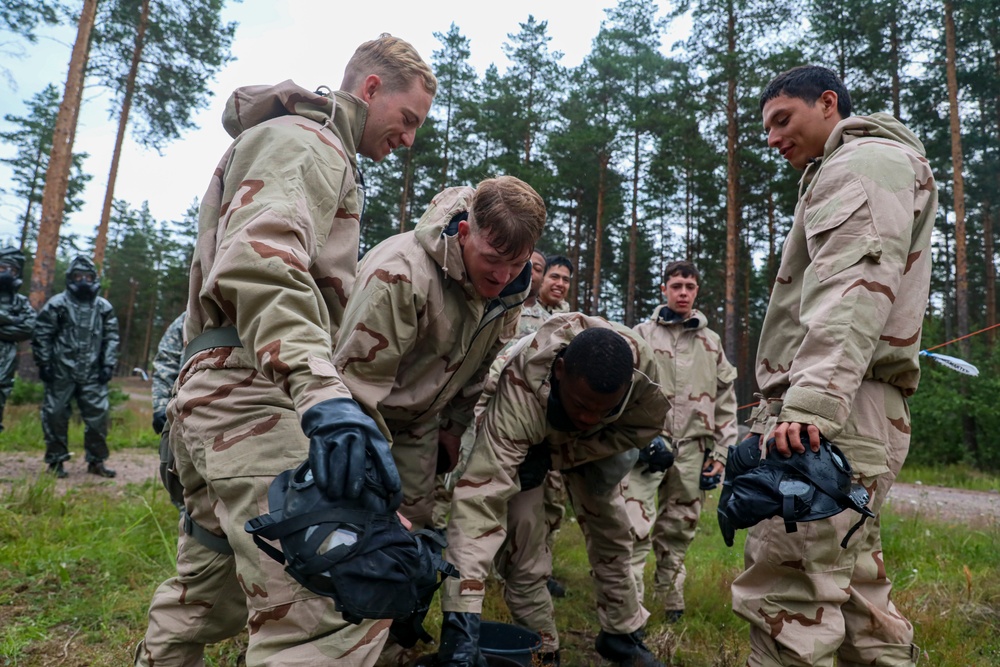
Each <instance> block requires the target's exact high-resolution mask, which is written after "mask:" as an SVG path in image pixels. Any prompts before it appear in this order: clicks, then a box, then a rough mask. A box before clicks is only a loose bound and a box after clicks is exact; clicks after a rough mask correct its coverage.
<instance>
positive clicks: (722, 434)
mask: <svg viewBox="0 0 1000 667" xmlns="http://www.w3.org/2000/svg"><path fill="white" fill-rule="evenodd" d="M698 281H699V276H698V270H697V269H696V268H695V266H694V265H693V264H692V263H691V262H686V261H679V262H671V263H670V264H668V265H667V267H666V268H665V269H664V272H663V285H662V287H661V291H662V292H663V298H664V299H665V301H666V303H665V304H663V305H661V306H659V307H657V309H656V310H655V311H654V312H653V316H652V317H651V318H650V319H649V320H648V321H646V322H643V323H642V324H640V325H638V326H637V327H636V328H635V332H636V333H637V334H638V335H639V336H641V337H642V338H643V340H645V341H646V342H647V343H649V346H650V347H651V348H653V354H654V355H656V361H657V364H658V366H659V369H660V383H661V384H662V385H663V390H664V391H665V392H666V394H667V398H668V399H670V405H671V410H670V414H669V415H668V421H667V423H666V424H664V429H663V430H664V433H665V434H667V435H666V436H665V437H666V439H667V440H668V441H669V442H670V443H671V445H672V447H673V450H674V464H673V466H671V467H670V468H669V469H668V470H667V471H666V472H665V473H664V472H650V471H649V470H648V469H647V468H646V466H645V465H643V464H642V463H640V464H638V465H636V467H635V468H634V469H633V470H632V474H631V475H630V476H629V480H628V485H627V487H626V489H625V502H626V504H627V506H628V510H629V517H631V519H632V527H633V529H634V530H635V537H636V540H635V546H634V553H633V558H632V565H633V571H634V573H635V583H636V587H637V588H638V589H639V595H640V596H641V595H642V592H643V580H642V575H643V569H644V566H645V562H646V556H647V555H648V554H649V551H650V548H652V550H653V553H654V554H655V556H656V570H655V574H654V577H653V582H654V592H655V593H656V596H657V599H658V600H659V601H660V602H661V604H662V605H663V607H664V609H666V611H667V618H668V620H671V621H676V620H677V619H679V618H680V616H681V614H682V613H683V612H684V580H685V578H686V576H687V571H686V569H685V567H684V556H685V555H686V554H687V550H688V546H689V545H690V544H691V541H692V540H693V539H694V535H695V532H696V529H697V527H698V515H699V514H700V513H701V506H702V503H703V502H704V499H705V492H704V491H702V490H701V487H700V482H701V478H702V477H703V476H704V477H712V476H714V475H717V474H719V473H720V472H722V468H723V466H724V465H725V462H726V455H727V453H728V451H729V446H730V445H734V444H736V392H735V391H734V390H733V382H734V381H735V380H736V369H735V368H733V365H732V364H730V363H729V360H728V359H726V355H725V352H723V350H722V341H721V340H720V338H719V335H718V334H717V333H715V332H714V331H712V330H711V329H709V328H708V318H706V317H705V315H704V314H702V313H701V312H700V311H698V310H696V309H695V308H694V301H695V298H696V297H697V295H698ZM706 452H707V453H708V460H707V461H706ZM654 517H655V520H654Z"/></svg>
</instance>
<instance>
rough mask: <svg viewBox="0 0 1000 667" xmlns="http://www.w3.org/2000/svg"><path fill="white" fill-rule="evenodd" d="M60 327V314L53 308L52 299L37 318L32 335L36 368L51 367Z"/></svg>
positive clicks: (32, 349)
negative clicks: (53, 348)
mask: <svg viewBox="0 0 1000 667" xmlns="http://www.w3.org/2000/svg"><path fill="white" fill-rule="evenodd" d="M58 327H59V312H58V311H57V310H56V309H55V307H53V305H52V300H51V299H50V300H49V302H48V303H46V304H45V305H44V306H42V309H41V311H39V313H38V317H37V318H35V330H34V331H33V332H32V334H31V353H32V356H34V358H35V365H36V366H49V365H51V363H52V346H53V345H54V343H55V340H56V334H57V333H58Z"/></svg>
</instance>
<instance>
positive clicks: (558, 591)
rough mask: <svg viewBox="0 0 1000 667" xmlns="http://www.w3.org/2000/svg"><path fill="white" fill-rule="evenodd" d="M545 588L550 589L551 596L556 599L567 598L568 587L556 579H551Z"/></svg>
mask: <svg viewBox="0 0 1000 667" xmlns="http://www.w3.org/2000/svg"><path fill="white" fill-rule="evenodd" d="M545 587H546V588H548V589H549V595H551V596H552V597H554V598H564V597H566V587H565V586H563V585H562V584H561V583H559V580H558V579H556V578H555V577H549V580H548V581H546V582H545Z"/></svg>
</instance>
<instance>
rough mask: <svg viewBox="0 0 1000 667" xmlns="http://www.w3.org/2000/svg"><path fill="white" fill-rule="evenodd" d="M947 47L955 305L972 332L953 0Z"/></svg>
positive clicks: (948, 8)
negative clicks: (953, 213) (953, 200)
mask: <svg viewBox="0 0 1000 667" xmlns="http://www.w3.org/2000/svg"><path fill="white" fill-rule="evenodd" d="M944 11H945V49H946V68H947V80H948V108H949V113H948V117H949V121H950V127H951V161H952V165H953V168H952V187H953V189H954V192H953V194H954V199H955V202H954V210H955V308H956V310H957V312H956V315H957V320H958V335H959V336H964V335H966V334H967V333H969V276H968V259H967V257H966V232H965V179H964V176H963V172H962V169H963V167H962V134H961V126H960V118H959V111H958V76H957V72H956V64H955V60H956V53H955V19H954V16H953V15H952V3H951V0H945V3H944ZM962 346H963V352H964V353H966V354H968V343H967V342H965V341H963V342H962Z"/></svg>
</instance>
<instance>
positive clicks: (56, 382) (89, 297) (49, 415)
mask: <svg viewBox="0 0 1000 667" xmlns="http://www.w3.org/2000/svg"><path fill="white" fill-rule="evenodd" d="M100 289H101V283H100V280H99V279H98V276H97V267H95V266H94V263H93V262H92V261H91V260H90V259H89V258H87V257H84V256H82V255H79V256H77V257H75V258H74V259H73V261H72V262H70V265H69V268H68V269H67V270H66V290H65V291H64V292H62V293H60V294H56V295H55V296H54V297H52V298H51V299H49V301H48V302H47V303H46V304H45V306H44V307H43V308H42V310H41V312H40V313H39V314H38V320H37V322H36V324H35V332H34V335H33V336H32V340H31V347H32V352H33V353H34V357H35V364H37V365H38V376H39V378H40V379H41V380H42V382H44V383H45V398H44V400H43V401H42V430H43V432H44V433H45V462H46V463H47V464H48V466H49V471H50V472H52V473H53V474H54V475H56V477H60V478H62V477H66V475H67V472H66V470H65V469H64V467H63V463H64V462H65V461H67V460H69V457H70V454H69V443H68V441H67V436H66V434H67V429H68V427H69V415H70V409H71V408H70V400H71V399H74V398H75V399H76V404H77V407H78V408H79V409H80V417H81V419H83V423H84V434H83V447H84V449H85V450H86V454H87V472H89V473H91V474H94V475H98V476H100V477H114V476H115V471H114V470H112V469H111V468H108V467H107V466H106V465H105V464H104V462H105V461H106V460H107V458H108V444H107V435H108V407H109V406H108V382H110V381H111V376H112V374H113V373H114V369H115V364H116V363H118V318H117V317H115V311H114V308H112V306H111V304H110V303H109V302H108V300H107V299H104V298H102V297H100V296H98V295H97V293H98V292H99V291H100Z"/></svg>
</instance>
